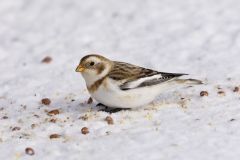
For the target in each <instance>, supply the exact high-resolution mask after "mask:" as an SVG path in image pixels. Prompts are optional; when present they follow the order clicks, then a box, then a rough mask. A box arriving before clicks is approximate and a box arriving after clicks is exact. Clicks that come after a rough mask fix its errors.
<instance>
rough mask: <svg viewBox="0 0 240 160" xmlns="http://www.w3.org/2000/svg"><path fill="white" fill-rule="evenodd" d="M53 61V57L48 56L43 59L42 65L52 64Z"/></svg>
mask: <svg viewBox="0 0 240 160" xmlns="http://www.w3.org/2000/svg"><path fill="white" fill-rule="evenodd" d="M51 61H52V57H50V56H47V57H45V58H43V59H42V63H50V62H51Z"/></svg>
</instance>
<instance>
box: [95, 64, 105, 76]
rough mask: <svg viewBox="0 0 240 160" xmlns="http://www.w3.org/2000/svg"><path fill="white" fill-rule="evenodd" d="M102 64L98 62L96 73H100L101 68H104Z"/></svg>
mask: <svg viewBox="0 0 240 160" xmlns="http://www.w3.org/2000/svg"><path fill="white" fill-rule="evenodd" d="M104 68H105V67H104V65H103V64H99V65H98V66H97V74H101V73H102V72H103V70H104Z"/></svg>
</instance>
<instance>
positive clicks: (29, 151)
mask: <svg viewBox="0 0 240 160" xmlns="http://www.w3.org/2000/svg"><path fill="white" fill-rule="evenodd" d="M25 153H26V154H28V155H30V156H32V155H34V154H35V152H34V150H33V149H32V148H30V147H27V148H26V149H25Z"/></svg>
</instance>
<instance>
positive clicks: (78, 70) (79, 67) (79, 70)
mask: <svg viewBox="0 0 240 160" xmlns="http://www.w3.org/2000/svg"><path fill="white" fill-rule="evenodd" d="M84 70H85V68H84V67H83V66H81V65H79V66H77V68H76V72H83V71H84Z"/></svg>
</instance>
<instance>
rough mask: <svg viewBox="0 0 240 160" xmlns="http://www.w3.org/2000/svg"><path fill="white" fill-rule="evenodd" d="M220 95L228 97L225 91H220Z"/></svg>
mask: <svg viewBox="0 0 240 160" xmlns="http://www.w3.org/2000/svg"><path fill="white" fill-rule="evenodd" d="M218 94H219V95H220V96H225V95H226V94H225V92H224V91H218Z"/></svg>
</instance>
